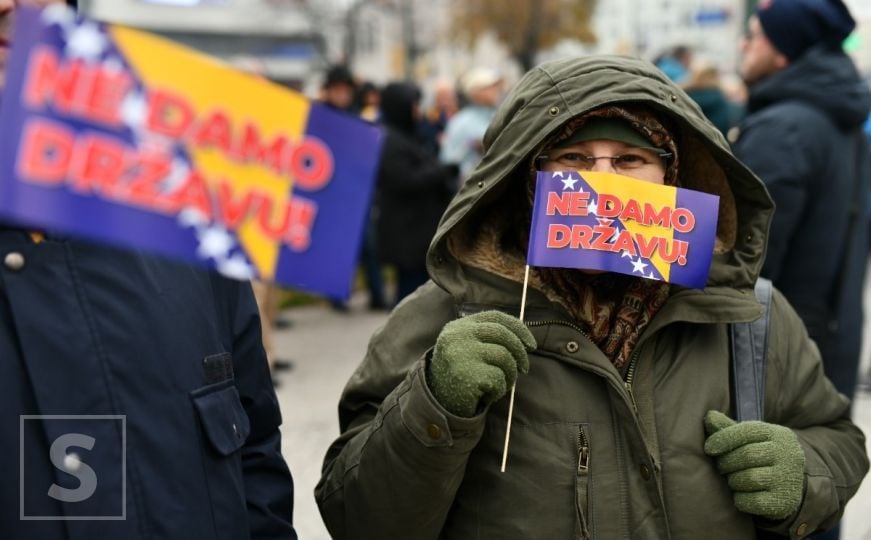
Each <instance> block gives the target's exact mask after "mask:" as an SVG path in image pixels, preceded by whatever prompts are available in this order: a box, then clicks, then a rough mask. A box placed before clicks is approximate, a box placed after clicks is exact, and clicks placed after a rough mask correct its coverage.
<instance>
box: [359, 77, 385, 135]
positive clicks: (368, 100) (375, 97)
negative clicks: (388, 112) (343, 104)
mask: <svg viewBox="0 0 871 540" xmlns="http://www.w3.org/2000/svg"><path fill="white" fill-rule="evenodd" d="M380 103H381V90H379V89H378V86H376V85H375V83H373V82H371V81H364V82H363V83H361V84H360V87H359V88H357V92H356V95H355V96H354V105H353V110H355V111H357V112H358V113H359V114H360V118H362V119H363V120H366V121H367V122H372V123H373V124H377V123H378V121H379V118H378V116H379V115H378V112H379V110H378V109H379V105H380Z"/></svg>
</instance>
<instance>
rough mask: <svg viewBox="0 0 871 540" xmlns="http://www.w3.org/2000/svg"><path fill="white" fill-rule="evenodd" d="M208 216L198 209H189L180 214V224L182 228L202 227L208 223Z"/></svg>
mask: <svg viewBox="0 0 871 540" xmlns="http://www.w3.org/2000/svg"><path fill="white" fill-rule="evenodd" d="M208 221H209V220H208V219H207V218H206V215H205V214H203V213H202V212H200V211H199V210H197V209H196V208H192V207H187V208H185V209H184V210H182V211H181V212H179V213H178V224H179V225H181V226H182V227H197V228H199V227H201V226H202V225H205V224H206V223H208Z"/></svg>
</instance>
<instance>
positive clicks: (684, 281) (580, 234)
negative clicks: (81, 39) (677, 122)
mask: <svg viewBox="0 0 871 540" xmlns="http://www.w3.org/2000/svg"><path fill="white" fill-rule="evenodd" d="M718 205H719V197H717V196H715V195H710V194H708V193H702V192H699V191H693V190H689V189H683V188H677V187H673V186H663V185H659V184H654V183H651V182H645V181H643V180H636V179H634V178H629V177H626V176H622V175H618V174H612V173H603V172H583V173H576V172H539V173H538V177H537V183H536V190H535V204H534V206H533V211H532V230H531V233H530V239H529V252H528V254H527V263H528V264H529V265H531V266H550V267H559V268H583V269H589V270H605V271H609V272H618V273H621V274H628V275H632V276H638V277H644V278H647V279H656V280H660V281H667V282H670V283H676V284H679V285H685V286H687V287H695V288H703V287H704V286H705V282H706V281H707V277H708V271H709V270H710V266H711V259H712V257H713V251H714V241H715V239H716V233H717V208H718Z"/></svg>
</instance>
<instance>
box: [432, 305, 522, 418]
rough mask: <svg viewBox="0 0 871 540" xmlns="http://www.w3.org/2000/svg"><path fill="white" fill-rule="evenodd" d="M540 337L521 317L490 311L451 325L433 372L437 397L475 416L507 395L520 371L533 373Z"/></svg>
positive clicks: (441, 341)
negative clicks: (531, 352) (532, 355)
mask: <svg viewBox="0 0 871 540" xmlns="http://www.w3.org/2000/svg"><path fill="white" fill-rule="evenodd" d="M535 346H536V345H535V338H534V337H532V333H531V332H530V331H529V329H528V328H526V325H524V324H523V323H522V322H521V321H520V320H519V319H517V318H516V317H512V316H511V315H506V314H505V313H502V312H499V311H484V312H481V313H476V314H474V315H470V316H468V317H464V318H462V319H457V320H455V321H451V322H449V323H448V324H446V325H445V327H444V329H442V332H441V334H439V337H438V339H437V340H436V344H435V349H434V350H433V354H432V360H431V361H430V365H429V370H428V372H427V383H428V384H429V387H430V389H431V390H432V393H433V396H435V398H436V399H437V400H438V402H439V403H441V404H442V406H443V407H444V408H445V409H447V410H448V411H450V412H452V413H453V414H455V415H457V416H463V417H466V418H471V417H472V416H475V414H477V413H478V407H479V406H486V405H489V404H491V403H493V402H494V401H496V400H498V399H500V398H501V397H502V396H504V395H505V392H506V391H507V389H508V388H509V387H510V386H511V385H512V384H514V381H515V380H517V371H518V370H519V371H520V372H521V373H528V372H529V358H528V357H527V356H526V351H527V350H534V349H535Z"/></svg>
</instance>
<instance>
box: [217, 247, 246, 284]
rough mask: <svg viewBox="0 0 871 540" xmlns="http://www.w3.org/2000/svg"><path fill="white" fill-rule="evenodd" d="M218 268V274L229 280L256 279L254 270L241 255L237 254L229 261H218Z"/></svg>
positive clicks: (228, 259)
mask: <svg viewBox="0 0 871 540" xmlns="http://www.w3.org/2000/svg"><path fill="white" fill-rule="evenodd" d="M216 267H217V269H218V272H220V273H222V274H223V275H225V276H227V277H228V278H233V279H239V280H247V279H251V278H253V277H254V268H252V267H251V265H250V264H248V261H246V260H245V257H244V256H243V255H241V254H239V253H235V254H233V256H231V257H229V258H227V259H223V260H220V261H218V264H217V265H216Z"/></svg>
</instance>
